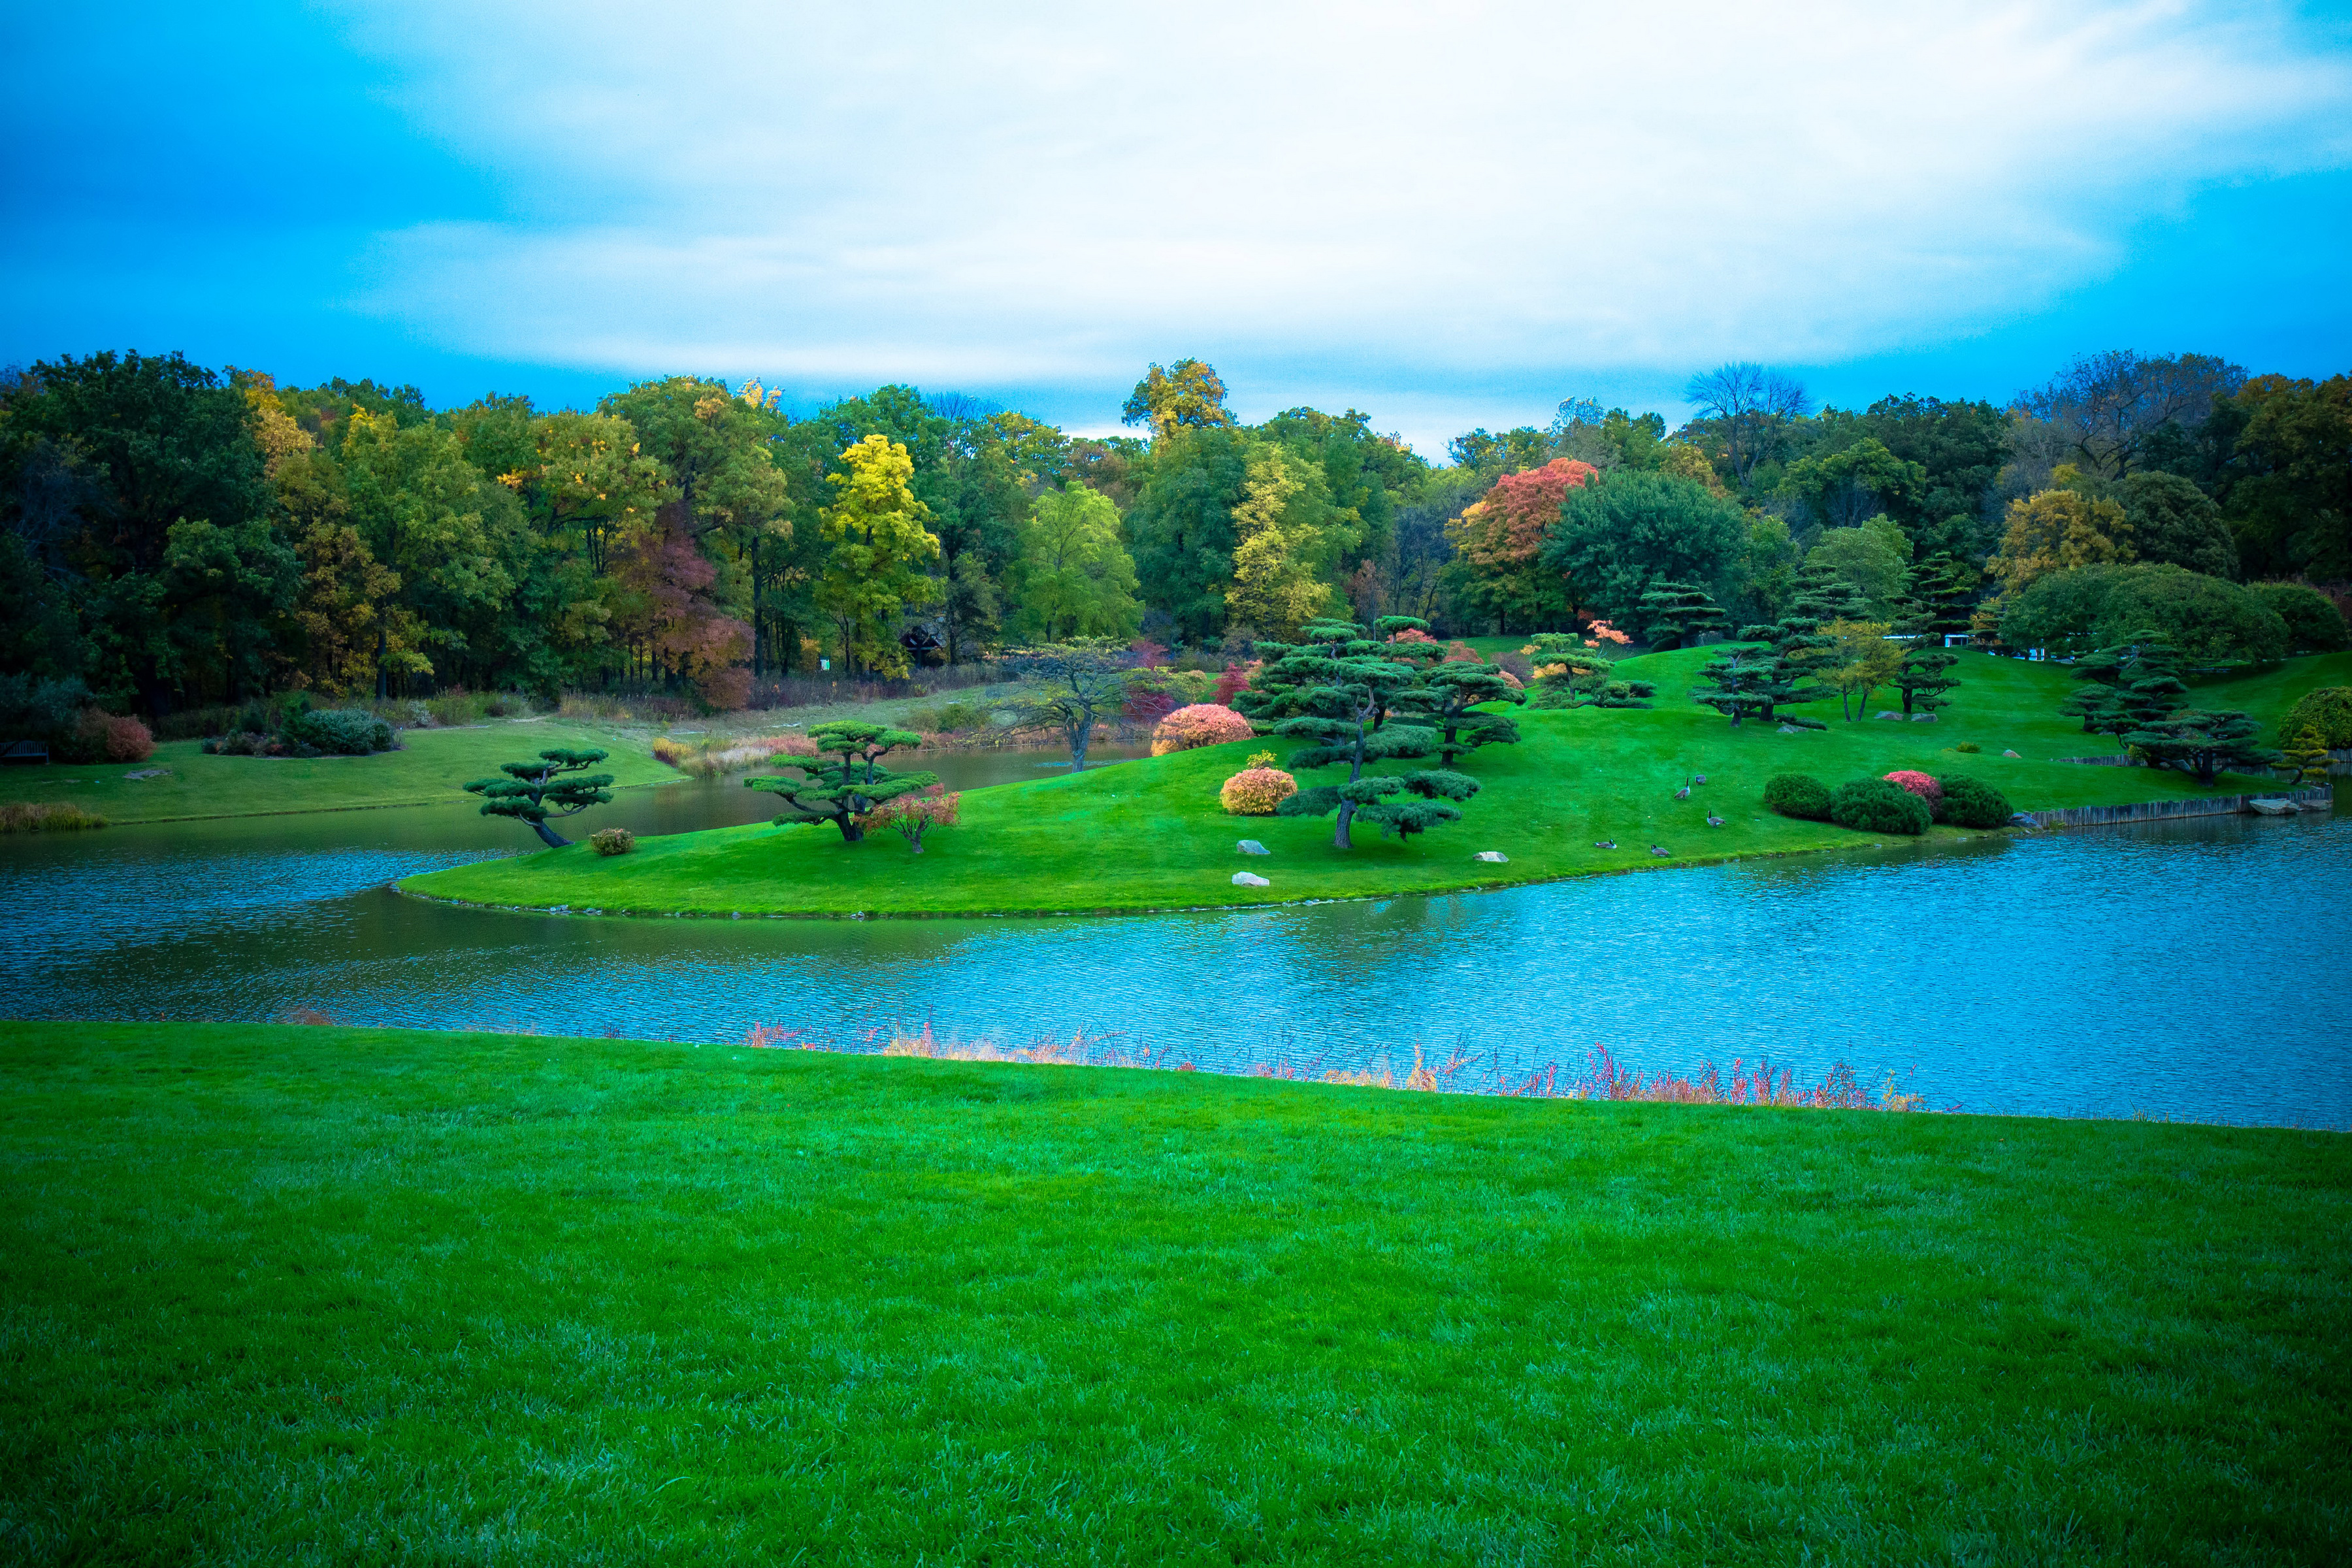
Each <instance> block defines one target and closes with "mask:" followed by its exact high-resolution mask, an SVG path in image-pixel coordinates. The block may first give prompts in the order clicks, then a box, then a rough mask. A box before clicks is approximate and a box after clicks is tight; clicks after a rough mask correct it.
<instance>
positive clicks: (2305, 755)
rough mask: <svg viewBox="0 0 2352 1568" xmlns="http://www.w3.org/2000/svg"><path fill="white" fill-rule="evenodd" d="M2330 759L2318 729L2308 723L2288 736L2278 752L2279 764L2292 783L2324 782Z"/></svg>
mask: <svg viewBox="0 0 2352 1568" xmlns="http://www.w3.org/2000/svg"><path fill="white" fill-rule="evenodd" d="M2332 760H2333V759H2332V758H2330V757H2329V756H2328V754H2327V747H2326V744H2325V743H2324V742H2321V740H2320V738H2319V731H2316V730H2314V729H2313V728H2312V727H2311V726H2310V725H2308V724H2306V725H2305V726H2304V727H2303V728H2302V729H2300V730H2298V731H2295V732H2294V734H2293V735H2292V736H2290V737H2289V738H2288V740H2287V742H2286V747H2285V749H2284V751H2283V752H2280V753H2279V766H2280V767H2281V768H2283V769H2284V770H2285V771H2286V773H2287V774H2288V775H2289V776H2288V779H2287V782H2288V783H2289V784H2305V785H2309V784H2326V782H2327V768H2328V764H2329V763H2330V762H2331V761H2332Z"/></svg>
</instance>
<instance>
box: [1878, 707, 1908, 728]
mask: <svg viewBox="0 0 2352 1568" xmlns="http://www.w3.org/2000/svg"><path fill="white" fill-rule="evenodd" d="M1878 717H1879V718H1881V719H1892V720H1894V721H1895V722H1896V723H1897V724H1900V723H1901V722H1903V715H1902V714H1900V713H1897V712H1896V711H1895V710H1894V709H1892V708H1888V709H1884V710H1881V711H1880V712H1879V714H1878Z"/></svg>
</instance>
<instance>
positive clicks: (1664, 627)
mask: <svg viewBox="0 0 2352 1568" xmlns="http://www.w3.org/2000/svg"><path fill="white" fill-rule="evenodd" d="M1641 616H1642V625H1643V626H1644V627H1645V628H1646V629H1647V630H1648V632H1649V637H1650V641H1651V642H1652V643H1653V644H1654V645H1660V646H1666V645H1663V644H1661V643H1660V635H1661V633H1663V634H1664V637H1669V638H1671V639H1673V641H1672V644H1671V646H1673V647H1697V646H1698V639H1699V637H1702V636H1703V635H1705V634H1706V633H1708V632H1718V631H1721V630H1723V629H1724V624H1725V623H1726V622H1727V621H1728V620H1729V619H1730V618H1731V617H1730V616H1729V615H1728V614H1727V613H1726V612H1725V610H1724V608H1723V606H1722V605H1718V604H1717V603H1716V602H1715V599H1714V597H1713V596H1712V595H1709V594H1708V593H1707V591H1706V589H1705V588H1703V587H1701V586H1700V585H1699V584H1696V583H1677V582H1675V581H1673V580H1671V579H1668V578H1661V579H1659V580H1658V581H1657V582H1655V583H1653V584H1650V586H1649V587H1648V588H1647V589H1646V590H1645V591H1644V592H1643V595H1642V602H1641Z"/></svg>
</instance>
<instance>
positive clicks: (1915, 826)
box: [1830, 779, 1935, 836]
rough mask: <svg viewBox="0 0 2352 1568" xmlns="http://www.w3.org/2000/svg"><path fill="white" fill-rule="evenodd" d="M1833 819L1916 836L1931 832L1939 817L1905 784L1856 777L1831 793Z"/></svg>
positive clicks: (1857, 827)
mask: <svg viewBox="0 0 2352 1568" xmlns="http://www.w3.org/2000/svg"><path fill="white" fill-rule="evenodd" d="M1830 820H1831V821H1832V822H1834V823H1836V824H1837V825H1838V826H1840V827H1851V828H1853V829H1855V830H1856V831H1857V832H1862V833H1903V834H1910V835H1914V836H1916V835H1918V834H1922V833H1925V832H1927V828H1928V826H1929V824H1931V823H1932V822H1934V820H1935V818H1934V817H1933V816H1930V815H1929V814H1928V811H1927V802H1926V801H1924V800H1921V799H1920V798H1919V797H1918V796H1917V795H1913V794H1912V793H1911V792H1910V791H1909V790H1907V789H1905V788H1904V787H1903V786H1902V785H1901V784H1888V783H1887V782H1886V781H1885V779H1856V780H1854V781H1853V783H1852V784H1840V785H1838V787H1837V791H1836V793H1835V794H1833V795H1831V796H1830Z"/></svg>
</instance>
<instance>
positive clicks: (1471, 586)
mask: <svg viewBox="0 0 2352 1568" xmlns="http://www.w3.org/2000/svg"><path fill="white" fill-rule="evenodd" d="M1599 472H1600V470H1599V469H1598V468H1594V467H1593V466H1592V465H1591V464H1590V463H1583V462H1578V461H1576V460H1574V459H1572V458H1553V459H1552V460H1551V461H1550V462H1549V463H1546V464H1545V465H1544V466H1543V467H1541V468H1530V469H1528V470H1526V471H1525V472H1521V473H1515V474H1505V475H1503V476H1502V477H1501V478H1499V479H1496V481H1495V483H1494V485H1493V487H1492V488H1491V489H1488V490H1487V492H1486V495H1485V496H1484V497H1483V498H1482V499H1481V500H1478V501H1476V502H1475V503H1474V504H1472V505H1471V506H1468V507H1466V508H1465V509H1464V510H1463V511H1462V512H1461V514H1460V515H1459V516H1458V517H1456V518H1455V519H1454V520H1453V521H1450V522H1448V523H1447V524H1446V525H1445V537H1446V538H1447V539H1448V540H1450V541H1452V542H1453V545H1454V553H1455V557H1456V559H1457V561H1458V562H1459V563H1460V571H1459V573H1458V581H1459V583H1460V585H1461V586H1460V592H1461V593H1462V595H1463V597H1464V599H1465V601H1466V602H1467V603H1469V604H1470V605H1473V606H1474V607H1475V608H1477V609H1478V610H1480V611H1482V612H1484V613H1486V614H1487V615H1491V616H1494V617H1495V618H1496V620H1498V621H1500V622H1501V623H1502V624H1503V625H1505V626H1512V625H1517V626H1523V627H1527V628H1528V629H1530V630H1540V629H1542V628H1543V627H1544V626H1546V625H1547V624H1557V623H1559V622H1561V621H1563V620H1566V619H1568V618H1569V617H1570V616H1571V615H1572V614H1573V613H1574V612H1575V611H1576V609H1577V608H1578V605H1579V598H1580V595H1579V594H1578V592H1577V587H1576V584H1575V583H1574V582H1573V581H1572V579H1571V578H1570V576H1569V575H1568V574H1563V573H1561V572H1560V571H1559V569H1558V568H1557V567H1554V566H1550V565H1547V564H1546V563H1544V562H1543V561H1542V560H1541V556H1542V553H1543V550H1544V546H1545V545H1546V544H1548V543H1549V542H1550V541H1551V538H1552V535H1553V532H1554V531H1556V530H1557V529H1558V527H1559V520H1560V505H1561V502H1562V501H1563V500H1565V499H1566V497H1567V495H1568V493H1569V492H1570V490H1573V489H1579V488H1580V487H1581V486H1583V485H1585V484H1586V483H1588V482H1589V481H1590V480H1591V479H1592V478H1593V477H1594V476H1595V475H1596V474H1598V473H1599Z"/></svg>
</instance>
